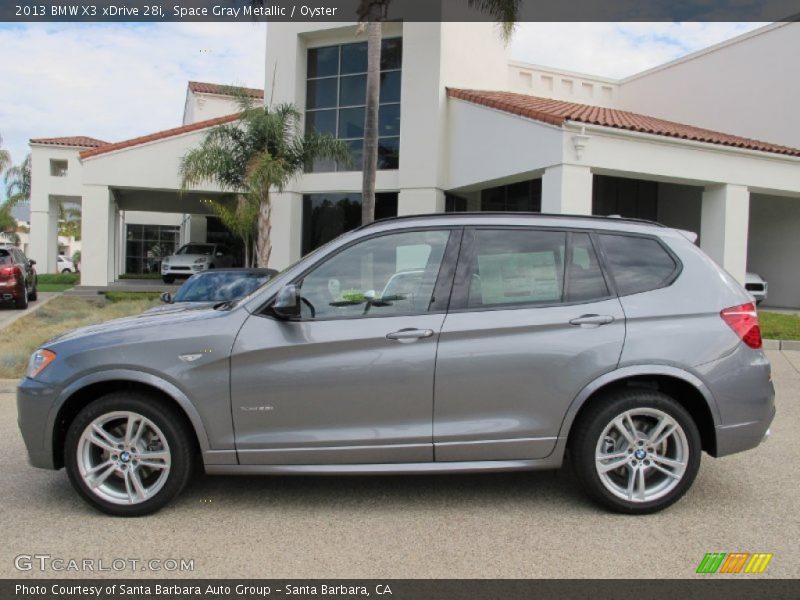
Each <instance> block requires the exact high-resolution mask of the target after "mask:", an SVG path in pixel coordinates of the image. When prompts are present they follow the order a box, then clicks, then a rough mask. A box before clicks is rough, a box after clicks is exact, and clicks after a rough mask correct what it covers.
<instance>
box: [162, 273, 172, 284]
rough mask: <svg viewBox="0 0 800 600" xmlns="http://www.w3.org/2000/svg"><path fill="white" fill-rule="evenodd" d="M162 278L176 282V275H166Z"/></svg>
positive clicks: (165, 280) (166, 281) (164, 280)
mask: <svg viewBox="0 0 800 600" xmlns="http://www.w3.org/2000/svg"><path fill="white" fill-rule="evenodd" d="M161 280H162V281H163V282H164V283H174V281H175V276H174V275H164V276H163V277H162V278H161Z"/></svg>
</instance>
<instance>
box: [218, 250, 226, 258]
mask: <svg viewBox="0 0 800 600" xmlns="http://www.w3.org/2000/svg"><path fill="white" fill-rule="evenodd" d="M221 256H225V253H224V252H220V251H219V250H217V257H221Z"/></svg>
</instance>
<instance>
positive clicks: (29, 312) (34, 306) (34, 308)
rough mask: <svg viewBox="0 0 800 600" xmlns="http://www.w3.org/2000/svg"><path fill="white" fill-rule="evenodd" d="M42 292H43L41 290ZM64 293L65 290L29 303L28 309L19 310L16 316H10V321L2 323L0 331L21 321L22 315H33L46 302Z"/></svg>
mask: <svg viewBox="0 0 800 600" xmlns="http://www.w3.org/2000/svg"><path fill="white" fill-rule="evenodd" d="M40 293H41V292H40ZM63 293H64V292H56V293H55V295H53V296H50V297H49V298H45V299H44V300H37V301H36V304H29V305H28V309H27V310H21V311H19V312H18V314H16V315H14V316H13V317H11V318H10V319H9V320H8V321H6V322H5V323H3V325H2V326H0V331H2V330H4V329H6V328H8V327H10V326H11V325H13V324H14V323H16V322H17V321H19V320H20V319H21V318H22V317H26V316H28V315H32V314H33V313H35V312H36V311H37V310H39V309H40V308H42V307H43V306H44V305H45V304H47V303H48V302H50V301H51V300H54V299H56V298H58V297H59V296H60V295H61V294H63Z"/></svg>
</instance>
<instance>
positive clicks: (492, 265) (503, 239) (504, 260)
mask: <svg viewBox="0 0 800 600" xmlns="http://www.w3.org/2000/svg"><path fill="white" fill-rule="evenodd" d="M565 248H566V233H564V232H561V231H540V230H533V229H523V230H508V229H504V230H484V229H481V230H477V231H475V238H474V242H473V252H472V257H471V264H470V266H469V270H468V274H467V277H468V278H469V292H468V296H467V307H469V308H485V307H500V306H513V305H524V304H553V303H558V302H561V301H562V297H563V289H564V255H565Z"/></svg>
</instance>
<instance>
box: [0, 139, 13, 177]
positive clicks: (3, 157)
mask: <svg viewBox="0 0 800 600" xmlns="http://www.w3.org/2000/svg"><path fill="white" fill-rule="evenodd" d="M2 145H3V136H2V135H0V146H2ZM10 164H11V154H9V152H8V150H6V149H5V148H2V147H0V173H2V172H3V171H5V170H6V169H7V168H8V165H10Z"/></svg>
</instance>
